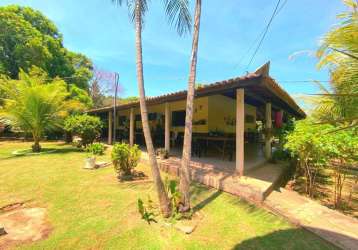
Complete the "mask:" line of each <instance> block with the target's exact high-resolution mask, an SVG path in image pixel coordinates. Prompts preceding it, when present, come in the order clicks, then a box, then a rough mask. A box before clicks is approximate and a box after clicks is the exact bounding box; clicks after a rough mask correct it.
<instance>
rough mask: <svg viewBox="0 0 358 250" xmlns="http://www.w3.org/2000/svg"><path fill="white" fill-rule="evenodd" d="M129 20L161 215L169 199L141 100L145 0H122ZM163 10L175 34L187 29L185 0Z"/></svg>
mask: <svg viewBox="0 0 358 250" xmlns="http://www.w3.org/2000/svg"><path fill="white" fill-rule="evenodd" d="M112 2H114V3H116V4H119V5H122V3H123V2H124V1H123V0H112ZM126 4H127V7H128V10H129V14H130V18H131V21H132V22H134V24H135V46H136V67H137V84H138V90H139V104H140V112H141V117H142V127H143V133H144V139H145V143H146V147H147V152H148V156H149V163H150V166H151V170H152V175H153V179H154V185H155V187H156V190H157V194H158V199H159V203H160V210H161V212H162V214H163V216H164V217H168V216H169V215H170V214H171V207H170V201H169V198H168V194H167V192H166V190H165V187H164V184H163V181H162V178H161V176H160V171H159V168H158V163H157V159H156V156H155V150H154V146H153V141H152V136H151V134H150V128H149V123H148V111H147V105H146V99H145V89H144V76H143V58H142V25H143V22H144V19H143V18H144V15H145V14H146V12H147V11H148V4H147V0H126ZM164 7H165V12H166V14H167V17H168V20H169V22H170V23H172V24H175V26H176V28H177V31H178V33H179V34H180V35H181V34H184V33H186V32H187V31H189V30H190V25H191V17H190V13H189V9H188V0H164Z"/></svg>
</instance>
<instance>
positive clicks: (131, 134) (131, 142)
mask: <svg viewBox="0 0 358 250" xmlns="http://www.w3.org/2000/svg"><path fill="white" fill-rule="evenodd" d="M129 145H131V146H133V145H134V108H131V111H130V114H129Z"/></svg>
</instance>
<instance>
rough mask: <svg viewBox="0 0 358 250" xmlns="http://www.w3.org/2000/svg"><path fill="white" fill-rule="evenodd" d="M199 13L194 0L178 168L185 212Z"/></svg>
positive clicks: (188, 185)
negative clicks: (191, 41) (182, 132)
mask: <svg viewBox="0 0 358 250" xmlns="http://www.w3.org/2000/svg"><path fill="white" fill-rule="evenodd" d="M200 15H201V0H196V4H195V17H194V33H193V44H192V50H191V59H190V72H189V73H190V75H189V81H188V91H187V100H186V115H185V130H184V144H183V155H182V159H181V168H180V184H179V190H180V192H181V194H182V197H181V205H182V207H181V208H180V211H182V212H185V211H189V210H190V192H189V187H190V174H189V165H190V160H191V142H192V127H193V126H192V125H193V124H192V121H193V108H194V95H195V79H196V64H197V57H198V44H199V31H200Z"/></svg>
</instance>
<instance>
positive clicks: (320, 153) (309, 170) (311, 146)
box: [285, 119, 358, 200]
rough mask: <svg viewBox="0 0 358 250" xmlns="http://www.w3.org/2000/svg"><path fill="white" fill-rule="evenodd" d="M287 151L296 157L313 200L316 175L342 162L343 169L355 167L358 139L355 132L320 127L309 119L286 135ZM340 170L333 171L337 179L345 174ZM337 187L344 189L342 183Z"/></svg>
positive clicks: (307, 191)
mask: <svg viewBox="0 0 358 250" xmlns="http://www.w3.org/2000/svg"><path fill="white" fill-rule="evenodd" d="M285 148H286V149H288V150H289V151H290V152H291V154H292V156H293V157H295V158H296V160H297V163H298V165H297V166H298V167H299V169H302V170H303V172H304V176H305V179H306V193H307V194H308V195H309V196H311V197H312V196H313V195H314V191H315V186H316V177H317V174H318V173H319V172H320V170H321V169H322V168H327V167H331V166H332V162H339V163H340V164H339V165H340V166H344V165H346V164H352V165H353V164H356V162H357V160H358V136H357V134H356V132H355V131H353V130H347V129H344V130H342V129H341V128H339V127H335V126H333V125H329V124H317V123H316V122H314V121H312V120H310V119H305V120H301V121H298V122H296V124H295V129H294V130H293V131H292V132H291V133H289V134H288V135H287V143H286V144H285ZM340 169H342V168H339V167H338V168H334V171H335V175H336V176H342V175H343V174H344V173H343V172H342V171H341V170H340ZM339 178H340V177H339ZM339 178H338V179H339ZM338 185H339V187H337V188H336V189H337V190H338V189H339V190H341V187H342V185H343V183H338ZM339 190H338V191H339ZM336 200H337V199H336ZM338 200H339V198H338Z"/></svg>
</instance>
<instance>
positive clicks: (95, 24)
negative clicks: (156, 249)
mask: <svg viewBox="0 0 358 250" xmlns="http://www.w3.org/2000/svg"><path fill="white" fill-rule="evenodd" d="M193 2H194V1H192V6H191V9H193V8H194V6H193ZM281 2H284V1H283V0H282V1H281ZM161 3H162V1H160V0H152V1H151V4H150V12H149V13H148V15H147V17H146V24H145V29H144V32H143V46H144V49H143V52H144V73H145V85H146V93H147V95H149V96H154V95H160V94H164V93H167V92H171V91H176V90H182V89H185V88H186V82H187V75H188V70H189V57H190V49H191V37H190V36H186V37H179V36H178V35H177V34H176V32H175V31H174V29H173V28H171V27H170V26H169V25H168V24H167V22H166V19H165V16H164V14H163V11H162V6H161ZM276 3H277V1H276V0H224V1H212V0H204V1H203V7H202V24H201V33H200V41H199V58H198V75H197V82H200V83H210V82H214V81H219V80H224V79H228V78H231V77H235V76H240V75H243V74H244V73H245V70H246V65H247V64H248V61H249V59H250V56H251V55H252V53H253V50H251V51H250V52H249V53H247V50H248V49H249V48H250V46H252V44H253V42H254V41H255V40H256V38H257V36H258V35H259V34H260V33H261V32H262V30H263V28H264V27H265V25H266V23H267V21H268V19H269V17H270V15H271V14H272V12H273V9H274V7H275V5H276ZM7 4H20V5H26V6H31V7H33V8H35V9H37V10H40V11H41V12H43V13H44V14H45V15H46V16H47V17H48V18H50V19H51V20H52V21H53V22H55V24H56V25H57V26H58V28H59V30H60V32H61V33H62V34H63V35H64V43H65V46H66V47H67V48H69V49H70V50H73V51H76V52H81V53H83V54H85V55H87V56H88V57H89V58H91V59H92V60H93V62H94V63H95V65H97V66H98V67H99V68H101V69H104V70H109V71H117V72H119V74H120V81H121V84H122V85H123V87H124V89H125V91H124V93H123V96H131V95H137V87H136V75H135V50H134V30H133V25H132V24H131V23H130V22H129V20H128V15H127V10H126V9H125V8H124V7H122V8H119V7H115V6H114V5H113V4H112V3H111V1H110V0H87V1H73V0H61V1H58V0H1V5H7ZM343 10H344V6H343V4H342V2H341V1H340V0H314V1H312V0H299V1H297V0H288V1H287V4H286V5H285V6H284V8H283V9H282V10H281V12H280V13H279V14H278V15H277V16H276V18H275V19H274V21H273V23H272V25H271V27H270V30H269V32H268V34H267V36H266V39H265V41H264V43H263V44H262V46H261V49H260V50H259V51H258V53H257V56H256V57H255V59H254V61H253V63H252V64H251V66H250V67H249V69H248V70H249V71H254V70H255V69H256V68H257V67H259V66H260V65H262V64H264V63H265V62H266V61H268V60H270V61H271V76H272V77H274V78H275V79H276V80H278V82H279V83H280V85H281V86H282V87H283V88H284V89H286V90H287V91H288V92H289V93H290V94H291V95H293V96H297V95H298V94H300V93H314V92H316V91H317V88H316V87H314V86H313V85H312V84H311V83H298V82H286V81H297V80H311V79H317V80H328V74H327V71H324V70H323V71H318V70H317V68H316V63H317V60H316V58H314V57H313V56H312V55H311V56H310V55H309V53H298V52H300V51H315V50H316V49H317V47H318V45H319V40H320V38H321V37H322V36H323V35H324V33H325V32H327V31H328V30H329V29H330V27H332V25H334V24H335V23H336V22H337V20H336V15H337V14H338V13H340V12H342V11H343ZM295 53H298V54H299V55H298V56H295V57H294V58H293V59H292V58H291V57H290V56H291V55H293V54H295ZM245 55H246V57H244V56H245Z"/></svg>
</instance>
